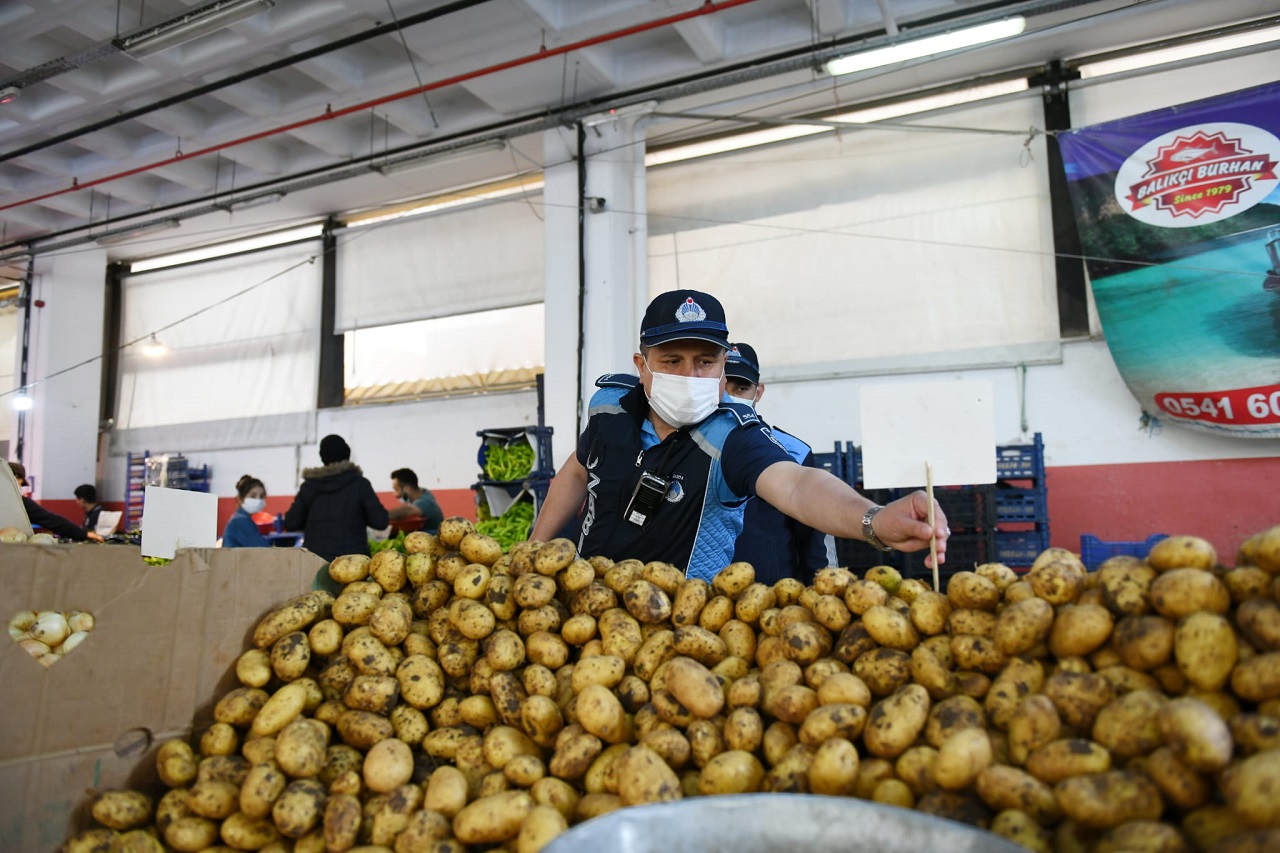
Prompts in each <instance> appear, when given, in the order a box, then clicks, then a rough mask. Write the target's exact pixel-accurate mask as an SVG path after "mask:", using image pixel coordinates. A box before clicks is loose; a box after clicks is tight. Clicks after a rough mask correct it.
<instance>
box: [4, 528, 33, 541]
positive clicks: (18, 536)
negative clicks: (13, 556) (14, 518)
mask: <svg viewBox="0 0 1280 853" xmlns="http://www.w3.org/2000/svg"><path fill="white" fill-rule="evenodd" d="M26 541H27V534H25V533H23V532H22V531H21V530H19V529H18V528H16V527H5V528H3V529H0V542H26Z"/></svg>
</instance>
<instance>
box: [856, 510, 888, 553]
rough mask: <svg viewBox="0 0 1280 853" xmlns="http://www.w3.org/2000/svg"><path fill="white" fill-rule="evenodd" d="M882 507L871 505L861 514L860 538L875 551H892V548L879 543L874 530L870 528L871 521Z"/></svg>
mask: <svg viewBox="0 0 1280 853" xmlns="http://www.w3.org/2000/svg"><path fill="white" fill-rule="evenodd" d="M882 509H884V507H882V506H880V505H879V504H872V505H871V506H869V507H867V511H866V512H865V513H863V514H862V538H863V539H865V540H866V542H867V544H868V545H870V546H871V547H872V548H875V549H876V550H877V551H892V550H893V548H891V547H890V546H888V545H886V544H884V543H883V542H881V541H880V537H879V536H876V529H875V528H874V527H872V526H871V519H873V518H875V517H876V513H877V512H879V511H880V510H882Z"/></svg>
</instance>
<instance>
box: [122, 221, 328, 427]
mask: <svg viewBox="0 0 1280 853" xmlns="http://www.w3.org/2000/svg"><path fill="white" fill-rule="evenodd" d="M319 251H320V243H319V242H318V241H316V242H308V243H305V244H299V245H294V246H286V247H283V248H280V249H274V250H270V251H265V252H260V253H255V254H250V255H243V256H240V257H234V258H227V259H222V260H215V261H208V262H205V263H201V264H195V265H191V266H187V267H178V268H174V269H169V270H159V271H157V272H153V273H145V274H141V275H137V276H132V277H130V278H128V279H126V280H125V282H124V299H123V312H122V329H121V332H122V340H124V341H131V340H134V339H136V338H140V337H145V336H147V335H148V334H150V333H151V332H152V331H155V330H158V329H163V328H164V327H165V326H167V325H169V324H170V323H172V322H174V321H175V320H178V319H179V318H182V317H185V316H187V315H190V314H192V313H194V312H196V311H199V310H200V309H202V308H209V306H214V307H212V308H209V310H207V311H205V312H203V313H201V314H199V316H197V317H194V318H193V319H190V320H186V321H184V322H181V323H179V324H178V325H176V326H174V327H173V328H170V329H165V330H163V331H159V332H158V333H157V338H158V340H159V341H160V342H161V343H163V344H165V345H166V346H167V347H168V348H169V351H168V353H167V354H166V355H164V356H163V357H160V358H149V357H147V356H146V355H144V354H143V353H142V352H141V346H133V347H129V348H128V349H126V351H125V352H124V353H123V354H122V357H121V362H120V393H119V396H118V401H119V402H118V404H117V418H116V427H117V429H118V430H135V429H143V428H154V427H159V426H167V425H175V424H188V425H189V424H194V425H198V424H202V423H210V422H226V421H234V420H235V419H249V420H246V421H245V428H246V430H249V432H247V433H246V440H252V441H253V442H254V443H255V444H272V443H289V442H290V441H291V440H293V439H295V438H297V437H298V436H294V435H287V436H286V435H271V434H263V430H262V428H261V427H262V424H270V423H280V424H293V425H295V426H296V425H297V424H298V423H301V422H300V421H299V420H298V419H297V418H283V419H282V418H275V419H274V420H271V419H270V417H269V416H279V415H286V414H292V413H299V412H311V411H312V410H314V408H315V405H316V383H317V358H318V349H319V326H320V284H321V279H320V271H321V264H320V261H319V259H318V257H317V255H318V253H319ZM246 291H247V292H246ZM255 419H256V420H258V421H259V423H258V425H257V426H252V421H253V420H255ZM251 427H252V428H251ZM219 431H220V432H225V430H221V429H220V430H219ZM277 431H278V430H277ZM285 431H287V432H290V433H292V432H296V431H297V430H296V429H294V428H293V427H289V428H287V429H286V430H285ZM188 432H190V433H191V436H192V438H191V440H192V441H196V442H198V443H200V444H205V445H208V444H209V442H211V441H214V443H217V442H216V441H215V438H216V437H213V436H209V435H207V434H206V433H208V430H201V429H196V428H192V429H190V430H188ZM267 432H269V433H270V432H272V431H271V430H268V431H267ZM250 433H251V434H252V435H251V436H250ZM174 435H176V436H179V438H176V439H175V440H181V438H180V437H181V435H183V433H182V432H181V431H178V432H177V433H174ZM224 437H225V436H224ZM172 449H175V450H184V449H189V447H185V446H182V445H178V446H175V447H173V448H172Z"/></svg>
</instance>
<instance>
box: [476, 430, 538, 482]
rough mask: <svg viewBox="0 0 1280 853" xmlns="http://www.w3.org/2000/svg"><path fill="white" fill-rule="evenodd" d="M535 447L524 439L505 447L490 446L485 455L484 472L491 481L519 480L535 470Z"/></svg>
mask: <svg viewBox="0 0 1280 853" xmlns="http://www.w3.org/2000/svg"><path fill="white" fill-rule="evenodd" d="M533 462H534V453H533V446H532V445H530V444H529V441H528V439H524V440H522V441H519V442H517V443H514V444H509V445H506V446H505V447H504V446H502V445H499V444H491V445H489V449H488V451H487V452H486V454H485V460H484V472H485V475H486V476H488V477H489V479H491V480H519V479H522V478H524V477H527V476H528V475H529V472H530V471H532V470H533Z"/></svg>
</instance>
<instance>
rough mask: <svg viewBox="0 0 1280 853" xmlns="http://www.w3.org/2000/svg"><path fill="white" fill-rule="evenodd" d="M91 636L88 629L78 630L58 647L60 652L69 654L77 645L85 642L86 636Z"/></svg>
mask: <svg viewBox="0 0 1280 853" xmlns="http://www.w3.org/2000/svg"><path fill="white" fill-rule="evenodd" d="M87 636H89V632H88V631H76V632H75V633H73V634H72V635H71V636H69V637H67V638H66V639H65V640H63V641H62V645H61V646H59V647H58V649H57V651H58V654H63V655H65V654H67V653H68V652H70V651H71V650H72V649H74V648H75V647H76V646H78V645H80V644H81V643H83V642H84V638H85V637H87Z"/></svg>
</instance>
